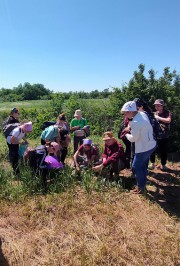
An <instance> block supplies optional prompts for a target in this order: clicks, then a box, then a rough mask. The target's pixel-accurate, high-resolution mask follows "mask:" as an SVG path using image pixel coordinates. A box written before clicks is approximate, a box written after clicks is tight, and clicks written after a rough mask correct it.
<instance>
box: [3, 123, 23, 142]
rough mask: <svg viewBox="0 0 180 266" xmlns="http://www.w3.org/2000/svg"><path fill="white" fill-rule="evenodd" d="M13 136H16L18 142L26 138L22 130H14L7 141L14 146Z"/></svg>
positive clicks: (17, 128)
mask: <svg viewBox="0 0 180 266" xmlns="http://www.w3.org/2000/svg"><path fill="white" fill-rule="evenodd" d="M12 136H14V137H15V138H16V139H17V140H18V141H20V139H22V138H23V137H24V136H25V133H23V132H22V129H21V128H19V127H16V128H14V129H13V130H12V131H11V133H10V134H9V136H8V137H7V139H6V140H7V142H8V143H9V144H12V143H11V137H12Z"/></svg>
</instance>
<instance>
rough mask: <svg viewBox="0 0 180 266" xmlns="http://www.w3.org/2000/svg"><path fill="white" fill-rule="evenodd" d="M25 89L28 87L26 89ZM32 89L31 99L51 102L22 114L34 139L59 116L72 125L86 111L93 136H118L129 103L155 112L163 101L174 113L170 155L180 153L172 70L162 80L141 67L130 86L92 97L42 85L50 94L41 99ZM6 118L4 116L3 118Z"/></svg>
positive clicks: (177, 82)
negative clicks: (142, 103)
mask: <svg viewBox="0 0 180 266" xmlns="http://www.w3.org/2000/svg"><path fill="white" fill-rule="evenodd" d="M26 85H27V84H26ZM22 88H24V87H23V86H22ZM25 88H27V86H25ZM29 88H30V92H31V94H30V95H32V96H33V95H34V94H36V95H34V97H39V98H40V99H41V97H43V96H46V97H49V99H50V102H51V104H50V108H48V109H47V108H46V109H41V110H36V109H32V110H29V111H27V110H25V109H24V110H22V111H21V115H22V117H23V118H26V119H30V120H31V121H33V123H34V126H33V128H34V131H33V137H37V136H39V135H40V133H41V125H42V123H43V122H44V121H47V120H55V119H56V117H57V116H58V114H59V113H62V112H65V113H66V116H67V118H68V121H69V122H70V120H71V119H72V118H73V116H74V111H75V110H76V109H81V110H82V112H83V116H84V117H86V118H87V120H88V123H89V124H90V126H91V133H92V134H93V135H102V133H103V132H105V131H106V130H107V129H111V130H113V131H114V132H117V131H118V128H119V125H120V124H121V122H122V120H123V116H122V115H121V113H120V110H121V108H122V106H123V104H124V103H125V102H126V101H129V100H133V99H134V98H143V99H144V100H145V101H146V102H147V103H148V105H149V106H150V107H151V108H152V110H153V111H155V109H154V105H153V104H154V102H155V100H156V99H163V100H164V102H165V104H166V106H165V107H166V108H167V109H168V110H170V111H171V112H172V122H171V141H170V151H180V138H179V132H180V123H179V121H180V108H179V107H180V97H179V95H180V75H179V73H178V72H177V71H175V70H173V71H171V70H170V68H169V67H165V68H164V70H163V74H162V75H161V76H159V77H156V72H155V71H154V70H153V69H150V70H149V71H148V76H146V75H145V65H144V64H140V65H139V66H138V69H137V70H136V71H134V73H133V76H132V78H131V79H130V81H129V82H128V83H127V84H124V85H122V87H114V88H112V91H109V89H106V90H104V91H103V92H98V91H93V92H90V93H86V92H75V93H72V92H69V93H62V92H58V93H52V92H51V91H49V90H47V91H46V89H45V88H44V87H43V85H42V87H41V88H44V89H45V90H43V89H42V93H43V92H46V94H44V95H40V94H39V96H38V93H35V91H34V90H33V88H34V87H33V85H31V86H29ZM38 88H40V87H38V86H37V90H38ZM15 89H16V88H15ZM19 89H20V88H19ZM2 90H3V89H1V90H0V93H2ZM23 91H24V90H23V89H22V90H21V92H22V94H21V95H23ZM33 91H34V92H33ZM40 91H41V90H40ZM48 93H49V94H48ZM18 94H19V93H18ZM7 95H8V94H7ZM24 95H25V94H24ZM0 96H1V94H0ZM1 97H2V96H1ZM30 99H32V97H31V98H30ZM36 99H37V98H36ZM88 99H90V100H88ZM98 99H99V100H98ZM26 100H27V98H26ZM5 115H6V114H3V116H5Z"/></svg>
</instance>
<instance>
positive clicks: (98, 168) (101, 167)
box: [92, 164, 103, 172]
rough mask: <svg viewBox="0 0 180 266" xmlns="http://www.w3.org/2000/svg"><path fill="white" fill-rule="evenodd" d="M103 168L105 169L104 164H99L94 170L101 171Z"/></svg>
mask: <svg viewBox="0 0 180 266" xmlns="http://www.w3.org/2000/svg"><path fill="white" fill-rule="evenodd" d="M102 169H103V164H100V165H97V166H94V167H92V170H93V171H94V172H99V171H101V170H102Z"/></svg>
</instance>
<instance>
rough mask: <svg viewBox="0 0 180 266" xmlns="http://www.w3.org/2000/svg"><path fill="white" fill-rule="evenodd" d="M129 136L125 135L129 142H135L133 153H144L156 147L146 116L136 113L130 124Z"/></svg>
mask: <svg viewBox="0 0 180 266" xmlns="http://www.w3.org/2000/svg"><path fill="white" fill-rule="evenodd" d="M130 126H131V134H126V137H127V139H128V140H129V141H131V142H135V153H140V152H146V151H149V150H151V149H153V148H154V147H155V146H156V141H155V140H154V137H153V128H152V126H151V123H150V121H149V118H148V116H147V115H146V114H145V113H144V112H138V113H137V114H136V115H135V116H134V117H133V120H132V121H131V122H130Z"/></svg>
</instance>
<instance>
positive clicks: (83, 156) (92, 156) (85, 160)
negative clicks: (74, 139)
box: [73, 139, 98, 171]
mask: <svg viewBox="0 0 180 266" xmlns="http://www.w3.org/2000/svg"><path fill="white" fill-rule="evenodd" d="M73 159H74V166H75V167H76V170H77V171H80V169H81V168H84V167H88V166H90V165H91V164H92V163H94V162H96V160H97V159H98V151H97V149H96V147H94V146H92V140H91V139H84V140H83V144H82V145H81V146H80V147H79V148H78V150H77V151H76V152H75V154H74V156H73Z"/></svg>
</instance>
